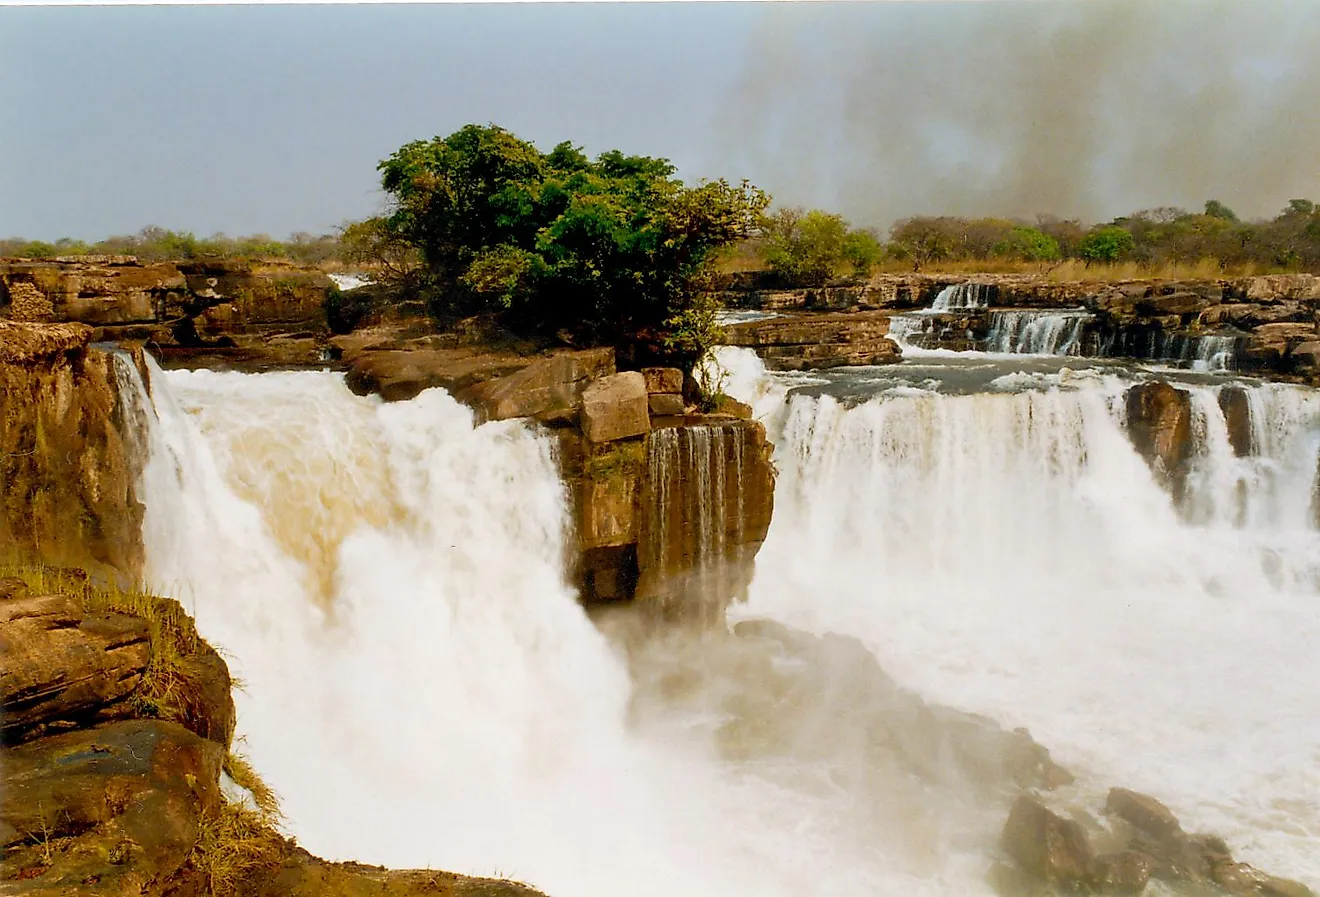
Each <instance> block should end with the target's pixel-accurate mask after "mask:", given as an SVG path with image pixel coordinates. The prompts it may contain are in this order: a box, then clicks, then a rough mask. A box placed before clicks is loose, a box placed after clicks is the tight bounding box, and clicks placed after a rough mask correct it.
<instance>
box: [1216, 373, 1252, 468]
mask: <svg viewBox="0 0 1320 897" xmlns="http://www.w3.org/2000/svg"><path fill="white" fill-rule="evenodd" d="M1219 408H1220V410H1221V411H1223V413H1224V423H1225V424H1226V425H1227V426H1228V442H1229V445H1231V446H1232V447H1233V454H1235V455H1237V456H1238V457H1240V458H1241V457H1245V456H1246V455H1250V454H1253V453H1254V452H1255V449H1256V447H1255V445H1254V444H1253V443H1252V435H1251V402H1250V399H1249V398H1248V395H1247V391H1246V390H1245V389H1244V388H1242V387H1241V386H1233V385H1231V386H1225V387H1224V388H1223V389H1221V390H1220V391H1219Z"/></svg>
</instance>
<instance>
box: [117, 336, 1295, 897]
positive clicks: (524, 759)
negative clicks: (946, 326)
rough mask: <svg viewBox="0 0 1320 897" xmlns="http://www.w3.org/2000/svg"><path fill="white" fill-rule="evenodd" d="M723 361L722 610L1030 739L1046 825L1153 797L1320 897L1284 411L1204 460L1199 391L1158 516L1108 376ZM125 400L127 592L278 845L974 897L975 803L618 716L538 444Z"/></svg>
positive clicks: (578, 892)
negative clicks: (135, 523)
mask: <svg viewBox="0 0 1320 897" xmlns="http://www.w3.org/2000/svg"><path fill="white" fill-rule="evenodd" d="M721 361H722V363H723V364H724V365H725V366H726V367H728V368H730V369H731V370H732V371H733V378H732V380H731V382H730V385H729V391H730V392H732V393H734V394H736V395H738V396H739V397H741V398H744V399H745V400H751V401H753V402H754V404H755V406H756V408H757V411H758V414H760V415H762V416H763V417H764V419H765V420H766V421H767V424H768V427H769V431H770V436H771V439H772V440H773V441H774V442H775V443H776V446H777V448H776V455H775V460H776V465H777V466H778V469H779V474H780V480H779V484H778V486H777V489H776V512H775V517H774V522H773V524H772V527H771V531H770V536H769V538H768V540H767V542H766V544H765V546H764V548H763V549H762V552H761V555H760V556H759V558H758V563H757V575H756V579H755V580H754V582H753V585H752V590H751V599H750V601H749V603H748V604H746V605H743V606H740V607H738V608H736V609H735V610H734V614H735V615H737V616H757V615H760V616H770V617H773V618H776V619H779V620H782V621H785V622H788V623H791V624H793V625H797V626H800V627H802V628H804V629H808V630H812V631H818V632H825V631H831V630H832V631H839V632H844V633H849V634H853V635H856V636H858V637H860V638H861V639H862V640H863V641H864V642H865V643H866V644H867V645H868V646H869V647H870V648H871V649H872V650H873V652H874V653H875V654H876V656H877V657H878V658H879V661H880V662H881V663H882V664H883V666H884V667H885V669H887V670H888V671H889V672H890V673H892V674H893V675H894V676H896V677H897V678H898V679H899V680H900V681H901V682H903V683H904V684H905V685H907V686H909V687H911V688H913V689H915V690H916V691H918V692H919V693H920V694H922V695H923V696H924V697H926V698H928V699H929V700H934V701H941V702H944V703H946V704H950V705H953V706H956V707H960V708H963V709H967V710H973V711H977V712H983V713H987V714H989V715H992V716H994V717H996V718H997V719H998V720H999V721H1000V722H1001V723H1003V724H1005V725H1009V726H1016V725H1026V726H1028V727H1029V728H1030V729H1031V731H1032V734H1033V735H1034V736H1035V737H1036V739H1037V740H1038V741H1040V742H1042V743H1043V744H1045V745H1046V746H1048V747H1049V748H1051V750H1052V751H1053V753H1054V755H1055V758H1056V759H1057V760H1059V761H1060V762H1061V763H1063V764H1064V765H1065V766H1068V767H1069V768H1070V769H1072V770H1073V771H1074V772H1076V773H1078V774H1079V775H1080V776H1081V778H1082V782H1081V785H1080V786H1079V789H1078V791H1077V794H1076V795H1075V796H1076V798H1077V799H1078V800H1086V801H1088V802H1090V801H1092V800H1093V799H1094V794H1092V793H1091V792H1092V791H1094V792H1095V793H1101V792H1102V789H1103V788H1105V787H1107V786H1108V785H1109V784H1121V785H1125V786H1129V787H1133V788H1138V789H1144V790H1148V791H1150V792H1151V793H1153V794H1155V795H1156V796H1158V797H1160V798H1161V799H1163V800H1165V801H1166V802H1167V803H1169V804H1170V806H1171V807H1172V808H1173V809H1174V810H1175V811H1176V812H1178V813H1179V814H1180V815H1181V816H1182V818H1183V820H1184V822H1185V823H1186V824H1187V825H1188V826H1189V827H1191V828H1200V829H1204V830H1209V831H1215V832H1218V833H1220V834H1223V835H1224V836H1225V837H1227V838H1228V840H1229V843H1230V845H1231V846H1232V847H1233V848H1234V849H1235V852H1236V853H1237V854H1238V855H1239V856H1240V858H1241V859H1244V860H1246V861H1249V862H1252V863H1255V864H1257V865H1258V866H1260V867H1261V868H1263V869H1265V870H1267V871H1269V872H1271V873H1274V874H1279V875H1288V876H1291V877H1295V878H1299V879H1301V880H1303V881H1306V882H1307V883H1308V884H1311V885H1312V886H1316V885H1320V864H1318V861H1317V859H1316V858H1315V857H1314V856H1312V854H1313V853H1315V851H1314V850H1313V849H1312V846H1313V844H1314V843H1316V842H1317V840H1320V808H1317V805H1316V804H1317V801H1316V799H1315V795H1316V794H1317V793H1320V773H1318V772H1317V770H1320V692H1318V691H1317V690H1316V689H1314V688H1313V687H1312V685H1311V683H1313V682H1314V681H1315V679H1316V677H1317V674H1320V663H1318V662H1317V660H1316V658H1317V656H1320V655H1317V653H1316V651H1315V648H1316V646H1317V644H1318V642H1320V640H1318V639H1317V635H1320V623H1318V622H1317V616H1316V612H1315V602H1314V596H1315V592H1316V590H1317V577H1318V576H1320V540H1317V536H1316V532H1315V531H1314V529H1313V528H1312V527H1311V525H1310V524H1309V523H1308V520H1309V518H1308V517H1307V515H1308V514H1309V507H1310V488H1311V485H1312V483H1311V481H1312V479H1313V478H1314V472H1315V471H1314V459H1315V450H1316V442H1317V440H1316V437H1315V430H1314V423H1315V419H1316V415H1317V413H1318V411H1320V407H1318V406H1317V403H1316V400H1315V398H1314V394H1312V393H1311V392H1309V391H1306V390H1300V389H1295V388H1292V387H1273V386H1261V387H1256V388H1255V389H1254V390H1253V392H1252V401H1253V403H1254V404H1253V408H1255V409H1259V414H1258V415H1257V418H1258V420H1259V425H1258V428H1257V429H1258V431H1259V432H1258V434H1257V435H1258V437H1259V439H1260V441H1261V445H1262V446H1263V452H1262V455H1261V457H1259V458H1253V459H1233V458H1231V452H1230V451H1229V449H1228V447H1227V446H1228V443H1227V435H1226V433H1225V432H1224V429H1223V421H1222V417H1216V414H1215V412H1217V405H1214V403H1213V388H1212V387H1205V388H1202V391H1201V392H1200V393H1198V398H1197V402H1196V406H1195V407H1196V409H1197V421H1198V427H1199V432H1200V438H1201V441H1202V442H1203V444H1204V445H1205V446H1206V447H1207V448H1206V451H1205V453H1204V454H1205V457H1204V458H1203V459H1202V463H1201V464H1200V467H1199V468H1198V471H1197V473H1196V474H1195V476H1194V478H1193V479H1194V485H1195V487H1196V488H1195V490H1194V491H1195V495H1196V499H1195V501H1194V507H1193V508H1192V509H1191V510H1190V511H1189V516H1190V518H1191V522H1187V521H1185V520H1184V519H1182V518H1180V517H1179V516H1178V515H1177V514H1176V513H1175V511H1174V509H1173V507H1172V506H1171V504H1170V501H1169V499H1168V497H1167V496H1166V495H1165V493H1164V492H1162V491H1161V490H1160V489H1159V488H1158V487H1157V486H1156V485H1155V483H1154V482H1153V481H1152V479H1151V478H1150V475H1149V473H1148V472H1147V471H1146V468H1145V466H1144V464H1143V463H1142V462H1141V461H1140V459H1139V458H1138V457H1137V456H1136V455H1135V453H1134V452H1133V451H1132V449H1131V447H1130V445H1129V444H1128V443H1127V441H1126V437H1125V436H1124V434H1123V432H1122V428H1121V419H1120V415H1119V414H1118V413H1117V411H1116V406H1115V397H1116V396H1118V395H1120V394H1121V389H1122V385H1123V384H1122V381H1121V378H1120V377H1119V376H1118V375H1116V374H1096V375H1075V376H1068V375H1060V374H1058V373H1057V372H1054V373H1032V374H1017V373H1013V372H1012V371H1009V370H1007V369H1006V372H1005V373H1002V374H996V376H995V377H994V378H992V379H991V380H989V381H987V383H986V384H982V385H978V386H976V387H975V388H974V389H970V388H969V389H967V390H964V391H962V392H958V391H946V392H941V387H940V385H939V380H940V377H941V376H942V373H941V372H940V371H938V370H936V369H934V368H931V369H919V370H913V371H910V372H908V373H905V374H904V375H903V376H901V377H898V378H897V379H893V375H890V374H886V375H884V377H890V378H891V379H884V377H880V378H878V379H877V377H876V376H875V374H874V372H868V371H865V370H863V371H859V372H856V373H854V374H849V375H836V376H835V379H834V380H828V378H815V379H813V378H800V377H799V378H796V379H788V378H781V377H772V376H769V375H767V374H766V373H765V372H764V371H763V370H761V369H760V367H759V363H757V362H756V360H755V357H754V356H753V355H751V353H749V352H745V351H740V350H722V354H721ZM936 367H937V366H936ZM849 378H851V379H849ZM150 386H151V399H147V398H146V392H145V390H144V391H143V392H142V393H141V395H140V402H141V405H142V407H141V409H140V411H141V414H142V415H143V417H144V418H145V419H146V421H147V426H146V430H147V434H148V438H149V443H150V447H151V448H150V460H149V463H148V465H147V468H146V471H145V473H144V476H143V483H142V487H143V488H142V490H141V494H142V496H143V500H144V502H145V504H146V522H145V528H144V538H145V542H146V549H147V568H148V576H149V579H150V581H151V583H152V584H153V585H154V586H155V587H156V588H158V589H160V590H162V591H164V592H166V593H168V594H172V595H176V596H178V597H180V599H181V600H183V601H184V603H185V605H186V606H187V607H188V608H189V610H190V611H192V612H193V613H194V615H195V616H196V618H197V622H198V626H199V628H200V630H201V632H202V633H203V634H204V635H205V636H206V637H207V638H208V639H210V640H211V641H212V642H213V643H215V644H216V645H217V646H218V647H219V648H220V649H221V650H222V652H223V653H224V654H225V656H226V658H227V660H228V661H229V663H230V665H231V668H232V669H233V671H234V673H235V675H236V676H238V677H239V678H240V679H241V680H242V681H243V685H244V687H243V689H242V690H241V691H239V692H238V693H237V694H236V701H237V703H238V708H239V736H240V741H239V743H238V744H237V745H236V747H237V749H238V750H240V751H241V752H243V753H245V754H247V755H248V756H249V758H250V759H251V760H252V762H253V764H254V766H255V767H256V768H257V769H258V770H259V771H260V773H261V774H262V775H263V777H264V778H266V780H267V781H268V782H269V783H270V784H271V785H272V786H273V787H274V788H275V790H276V791H277V792H278V793H279V795H280V796H281V798H282V801H283V808H284V811H285V816H286V819H287V828H288V830H289V832H290V833H291V834H293V835H294V836H296V837H297V838H298V840H299V842H300V843H301V844H302V845H303V846H304V847H306V848H308V849H309V850H311V851H313V852H314V853H317V854H320V855H322V856H326V857H328V858H331V859H356V860H361V861H365V862H372V863H381V864H386V865H391V866H395V867H431V868H444V869H451V870H454V871H459V872H466V873H469V874H479V875H501V876H509V877H514V878H517V879H521V880H524V881H527V882H529V883H532V884H534V885H536V886H537V887H538V888H540V889H542V890H544V891H546V892H547V893H548V894H550V895H552V897H596V895H600V897H606V895H608V897H617V895H618V894H620V893H627V894H629V895H639V897H647V895H657V897H659V895H665V897H672V894H673V893H675V892H676V891H678V892H681V893H683V894H688V895H694V897H702V895H711V897H714V895H720V897H728V895H751V894H757V895H785V897H788V895H797V897H800V895H863V894H866V895H872V894H877V893H879V894H900V893H901V894H904V895H925V894H930V895H953V894H959V895H963V894H989V893H990V890H989V887H988V885H987V884H986V881H985V873H986V870H987V868H988V866H989V864H990V862H991V860H992V855H993V851H994V844H995V840H996V838H997V835H998V828H999V826H1000V825H1002V821H1003V818H1004V811H1005V809H1006V803H1004V802H1003V800H1001V799H999V798H995V799H989V800H983V799H982V798H974V797H964V796H961V795H946V794H940V793H936V791H935V790H934V789H931V788H927V787H926V786H923V785H922V784H921V783H917V784H916V786H915V787H910V788H907V789H906V790H905V791H904V792H903V796H902V798H901V799H900V798H899V797H897V796H895V794H891V793H890V792H888V791H884V790H880V791H875V790H871V791H861V792H858V791H850V790H848V789H847V788H846V787H843V786H842V785H841V784H840V780H839V779H838V777H837V776H835V775H834V774H833V772H832V771H830V770H823V769H815V768H794V767H791V766H786V765H785V764H783V763H774V762H768V761H760V762H758V761H755V760H752V761H747V760H735V759H731V758H730V757H728V756H726V755H724V754H722V753H721V752H720V750H719V748H718V746H717V744H716V741H715V739H714V738H713V737H712V734H711V733H712V731H713V728H714V726H715V725H716V724H717V722H718V721H712V720H709V719H701V718H683V717H675V716H668V717H665V716H653V717H651V718H649V719H646V718H643V719H641V720H639V718H638V709H637V706H636V701H635V698H636V694H635V689H636V688H637V687H638V686H636V685H635V684H634V682H633V681H632V679H631V678H630V672H629V668H628V666H627V664H626V663H625V660H624V659H623V658H622V657H621V656H620V654H618V653H617V652H616V650H615V649H614V648H612V646H611V644H610V643H609V642H608V641H607V640H606V638H605V637H604V636H602V635H601V633H600V632H599V631H598V630H597V629H596V627H594V626H593V625H592V623H591V622H590V621H589V620H588V619H587V617H586V616H585V614H584V613H583V612H582V610H581V609H580V608H579V606H578V604H577V602H576V596H575V595H574V594H573V593H572V590H571V589H570V588H569V587H567V586H566V585H565V583H564V580H563V574H562V564H563V557H564V551H565V531H566V526H567V520H566V506H565V497H564V494H563V489H562V486H561V484H560V483H559V481H558V477H557V473H556V467H555V464H554V461H553V458H552V456H551V447H550V445H551V442H550V440H549V439H547V438H546V437H544V436H542V435H540V434H538V433H537V432H536V431H535V430H533V429H530V428H528V427H525V426H524V425H522V424H521V423H519V422H515V421H509V422H499V423H490V424H485V425H482V426H479V427H475V426H474V425H473V419H472V415H471V413H470V412H469V411H468V410H467V409H465V408H463V407H462V406H460V405H459V404H458V403H456V402H455V401H454V400H453V399H451V398H450V397H449V396H448V395H447V394H445V393H444V392H443V391H441V390H428V391H426V392H424V393H423V394H422V395H420V396H418V397H417V398H416V399H414V400H412V401H409V402H401V403H393V404H384V403H381V402H380V401H379V400H378V399H375V398H361V397H357V396H354V395H352V394H351V393H350V392H349V391H348V390H347V389H346V388H345V387H344V385H343V381H342V378H341V377H340V376H338V375H336V374H331V373H316V372H297V373H278V374H259V375H248V374H238V373H216V372H208V371H197V372H185V371H174V372H168V373H167V372H162V371H160V370H159V369H156V368H155V367H154V366H153V367H152V371H151V383H150ZM791 389H792V390H794V391H793V392H792V393H791V394H790V390H791ZM1243 484H1245V485H1243ZM1244 496H1245V497H1244ZM1088 789H1090V790H1088ZM922 795H925V797H924V798H923V797H922ZM914 799H925V800H927V801H930V802H933V803H935V804H938V807H937V811H932V812H931V814H929V816H927V815H926V808H922V807H917V806H915V805H914V806H913V808H912V809H911V811H910V812H909V808H908V806H907V804H905V803H904V801H908V800H914ZM886 803H890V804H892V805H893V806H892V807H886V806H885V805H886ZM886 809H887V810H888V811H889V813H888V816H887V815H886V813H885V812H883V811H884V810H886ZM918 817H920V819H921V820H922V821H921V824H918ZM896 819H897V822H896V821H895V820H896ZM904 820H910V821H911V823H912V824H910V825H907V826H904V825H903V824H902V823H903V821H904ZM905 829H906V830H905Z"/></svg>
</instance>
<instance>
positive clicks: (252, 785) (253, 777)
mask: <svg viewBox="0 0 1320 897" xmlns="http://www.w3.org/2000/svg"><path fill="white" fill-rule="evenodd" d="M225 772H226V773H228V774H229V777H230V778H231V779H233V780H234V784H236V785H238V786H239V787H241V788H246V789H247V790H248V792H249V793H250V794H251V795H252V799H253V800H255V801H256V802H257V808H258V809H259V810H260V811H261V812H262V814H264V815H265V817H266V819H267V821H268V822H270V823H272V824H274V823H275V821H276V820H278V819H279V818H280V798H279V795H278V794H276V793H275V790H274V789H273V788H271V787H270V786H269V785H267V784H266V783H265V782H264V781H262V779H261V776H259V775H257V771H256V770H255V769H253V768H252V764H251V763H249V762H248V760H247V758H246V757H244V756H243V755H242V754H235V753H234V752H233V751H230V752H229V753H228V754H226V755H225Z"/></svg>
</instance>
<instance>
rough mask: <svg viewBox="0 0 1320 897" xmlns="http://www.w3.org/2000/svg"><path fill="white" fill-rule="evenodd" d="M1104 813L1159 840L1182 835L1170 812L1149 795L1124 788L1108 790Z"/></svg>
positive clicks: (1175, 818)
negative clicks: (1116, 817)
mask: <svg viewBox="0 0 1320 897" xmlns="http://www.w3.org/2000/svg"><path fill="white" fill-rule="evenodd" d="M1105 812H1106V813H1110V814H1113V815H1115V816H1118V817H1119V818H1120V819H1122V820H1124V821H1125V822H1129V823H1131V824H1132V825H1134V826H1136V827H1137V828H1138V829H1140V830H1141V831H1143V832H1145V833H1146V834H1148V835H1153V836H1154V837H1155V838H1158V839H1160V840H1169V839H1172V838H1175V837H1177V836H1178V835H1181V834H1182V826H1181V825H1179V823H1178V817H1177V816H1174V815H1173V811H1172V810H1170V809H1169V808H1168V807H1166V806H1164V804H1162V803H1160V802H1159V801H1157V800H1156V799H1155V798H1153V797H1150V796H1149V795H1145V794H1139V793H1137V792H1136V791H1129V790H1128V789H1126V788H1110V789H1109V797H1108V798H1107V799H1106V801H1105Z"/></svg>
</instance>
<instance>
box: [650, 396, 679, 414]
mask: <svg viewBox="0 0 1320 897" xmlns="http://www.w3.org/2000/svg"><path fill="white" fill-rule="evenodd" d="M650 406H651V414H652V415H654V416H657V417H665V416H674V415H679V414H682V413H683V412H684V410H686V405H685V404H684V403H683V396H682V395H679V394H676V393H668V392H657V393H652V394H651V398H650Z"/></svg>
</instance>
